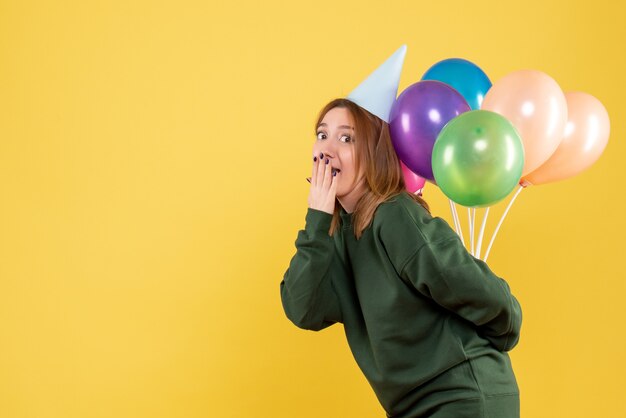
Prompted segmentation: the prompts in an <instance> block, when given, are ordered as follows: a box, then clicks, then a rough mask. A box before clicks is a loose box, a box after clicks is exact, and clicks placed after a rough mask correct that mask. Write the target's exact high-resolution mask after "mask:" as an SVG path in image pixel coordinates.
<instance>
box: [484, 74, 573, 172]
mask: <svg viewBox="0 0 626 418" xmlns="http://www.w3.org/2000/svg"><path fill="white" fill-rule="evenodd" d="M481 109H483V110H490V111H492V112H496V113H499V114H501V115H502V116H504V117H505V118H507V119H508V120H509V121H510V122H511V123H512V124H513V126H515V129H516V130H517V132H518V133H519V135H520V137H521V138H522V143H523V144H524V155H525V163H524V169H523V170H522V176H525V175H527V174H529V173H531V172H532V171H534V170H535V169H537V168H538V167H539V166H540V165H541V164H543V163H544V162H545V161H547V160H548V158H550V156H551V155H552V154H553V153H554V151H556V149H557V147H558V146H559V143H560V142H561V139H563V129H564V128H565V123H566V122H567V103H566V101H565V95H564V94H563V92H562V91H561V88H560V87H559V85H558V84H557V82H556V81H554V80H553V79H552V78H551V77H550V76H548V75H547V74H545V73H542V72H541V71H536V70H520V71H515V72H513V73H510V74H508V75H506V76H505V77H504V78H502V79H501V80H498V81H497V82H496V83H495V84H494V85H493V86H492V87H491V88H490V89H489V91H488V92H487V95H486V96H485V100H484V101H483V104H482V106H481Z"/></svg>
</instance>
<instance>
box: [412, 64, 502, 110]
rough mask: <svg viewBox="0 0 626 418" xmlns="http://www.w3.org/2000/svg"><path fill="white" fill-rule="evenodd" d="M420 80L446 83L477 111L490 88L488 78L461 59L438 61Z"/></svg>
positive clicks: (473, 65)
mask: <svg viewBox="0 0 626 418" xmlns="http://www.w3.org/2000/svg"><path fill="white" fill-rule="evenodd" d="M422 80H436V81H441V82H443V83H446V84H447V85H449V86H450V87H452V88H453V89H455V90H456V91H458V92H459V93H460V94H461V96H463V97H464V98H465V100H466V101H467V103H468V104H469V105H470V107H471V108H472V110H479V109H480V105H481V104H482V102H483V99H484V98H485V94H487V91H488V90H489V89H490V88H491V81H490V80H489V77H487V75H486V74H485V73H484V71H483V70H481V69H480V67H478V66H477V65H476V64H474V63H472V62H470V61H468V60H464V59H462V58H449V59H445V60H443V61H439V62H438V63H436V64H435V65H433V66H432V67H430V68H429V69H428V71H426V72H425V73H424V75H423V76H422Z"/></svg>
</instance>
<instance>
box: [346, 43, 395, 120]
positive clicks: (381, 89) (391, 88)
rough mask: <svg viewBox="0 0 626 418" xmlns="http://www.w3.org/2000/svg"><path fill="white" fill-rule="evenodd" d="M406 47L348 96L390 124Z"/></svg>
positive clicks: (388, 59)
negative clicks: (390, 115)
mask: <svg viewBox="0 0 626 418" xmlns="http://www.w3.org/2000/svg"><path fill="white" fill-rule="evenodd" d="M405 55H406V45H402V46H401V47H400V48H399V49H398V50H397V51H396V52H394V53H393V55H392V56H390V57H389V58H387V61H385V62H383V63H382V64H381V66H380V67H378V68H377V69H376V70H375V71H374V72H373V73H372V74H370V75H369V77H367V78H366V79H365V80H363V82H361V84H359V85H358V86H357V88H355V89H354V90H352V92H351V93H350V94H349V95H348V97H347V99H349V100H351V101H353V102H354V103H356V104H358V105H359V106H361V107H362V108H363V109H365V110H367V111H368V112H370V113H372V114H374V115H376V116H378V117H379V118H381V119H382V120H384V121H385V122H387V123H389V112H390V111H391V106H392V105H393V102H394V101H395V100H396V95H397V93H398V84H399V83H400V73H401V72H402V64H404V56H405Z"/></svg>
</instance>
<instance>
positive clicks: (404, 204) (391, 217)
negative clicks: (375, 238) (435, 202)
mask: <svg viewBox="0 0 626 418" xmlns="http://www.w3.org/2000/svg"><path fill="white" fill-rule="evenodd" d="M373 227H374V229H375V230H377V231H378V235H379V236H381V237H382V238H386V239H389V238H391V237H394V238H395V239H398V238H400V237H406V236H417V237H420V238H421V240H422V241H423V242H429V241H435V240H439V239H444V238H450V237H452V236H453V234H455V232H454V230H452V229H451V228H450V226H449V225H448V223H447V222H446V221H445V220H444V219H442V218H439V217H437V216H435V217H433V216H431V214H430V213H429V212H428V211H427V210H426V208H424V207H423V206H422V205H421V204H420V203H419V202H417V201H416V200H415V199H413V198H412V197H411V196H409V195H408V192H403V193H400V194H398V195H395V196H393V197H391V198H389V199H388V200H386V201H385V202H383V203H381V204H380V205H378V208H377V209H376V213H375V216H374V222H373Z"/></svg>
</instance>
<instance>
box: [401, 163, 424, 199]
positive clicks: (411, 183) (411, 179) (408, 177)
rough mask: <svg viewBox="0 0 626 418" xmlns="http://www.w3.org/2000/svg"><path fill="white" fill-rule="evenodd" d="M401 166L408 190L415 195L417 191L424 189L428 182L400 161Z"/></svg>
mask: <svg viewBox="0 0 626 418" xmlns="http://www.w3.org/2000/svg"><path fill="white" fill-rule="evenodd" d="M400 165H401V166H402V176H403V177H404V185H405V186H406V189H407V190H408V191H409V192H410V193H415V192H416V191H418V190H420V189H422V188H423V187H424V184H425V183H426V180H425V179H424V178H423V177H420V176H419V175H417V174H415V173H414V172H412V171H411V170H410V169H409V167H407V166H406V165H405V164H404V163H403V162H402V161H400Z"/></svg>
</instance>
